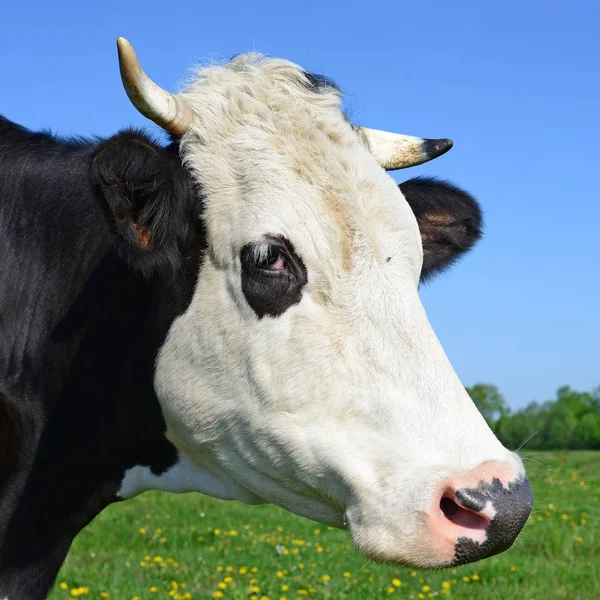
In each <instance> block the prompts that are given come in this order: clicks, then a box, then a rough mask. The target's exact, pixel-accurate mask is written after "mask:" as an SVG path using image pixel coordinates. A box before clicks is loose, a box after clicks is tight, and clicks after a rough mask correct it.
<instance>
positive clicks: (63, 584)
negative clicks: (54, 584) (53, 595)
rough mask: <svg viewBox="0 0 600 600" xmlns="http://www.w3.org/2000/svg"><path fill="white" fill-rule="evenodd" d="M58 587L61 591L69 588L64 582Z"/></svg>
mask: <svg viewBox="0 0 600 600" xmlns="http://www.w3.org/2000/svg"><path fill="white" fill-rule="evenodd" d="M59 587H60V589H61V590H66V589H67V588H68V587H69V584H68V583H67V582H66V581H61V583H60V585H59Z"/></svg>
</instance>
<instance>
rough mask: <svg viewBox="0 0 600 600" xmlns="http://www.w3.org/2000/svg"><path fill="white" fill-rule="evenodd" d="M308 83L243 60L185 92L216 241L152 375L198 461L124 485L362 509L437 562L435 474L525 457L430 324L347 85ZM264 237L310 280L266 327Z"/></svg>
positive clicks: (409, 552)
mask: <svg viewBox="0 0 600 600" xmlns="http://www.w3.org/2000/svg"><path fill="white" fill-rule="evenodd" d="M302 77H303V75H302V72H301V70H300V69H299V68H298V67H296V66H295V65H293V64H291V63H288V62H286V61H282V60H275V59H265V58H262V57H260V56H259V55H248V56H241V57H238V58H236V59H235V60H234V61H232V62H231V63H229V64H227V65H225V66H214V67H210V68H208V69H205V70H202V71H200V72H199V73H198V76H197V78H196V79H195V80H194V81H193V82H192V83H191V84H190V85H189V87H188V88H187V89H186V90H185V91H184V92H183V93H182V96H183V97H184V98H185V100H186V101H187V102H188V103H189V104H190V106H191V107H192V108H193V110H194V111H195V112H196V114H197V116H198V121H197V123H195V124H194V125H193V126H192V128H191V129H190V130H189V131H188V133H187V134H186V135H185V136H184V137H183V139H182V142H181V150H182V154H183V156H184V162H185V164H186V165H187V167H188V169H189V170H190V171H191V173H192V175H193V177H194V178H195V180H196V181H197V182H198V183H199V184H200V186H201V189H202V191H203V194H204V196H205V205H206V209H205V213H204V216H203V218H204V222H205V225H206V230H207V239H208V251H207V253H206V255H205V258H204V261H203V264H202V266H201V268H200V272H199V275H198V282H197V287H196V290H195V294H194V297H193V299H192V302H191V304H190V306H189V308H188V309H187V311H186V312H185V313H184V314H182V315H181V316H180V317H179V318H177V319H176V321H175V322H174V323H173V325H172V327H171V329H170V331H169V334H168V337H167V339H166V342H165V344H164V346H163V348H162V349H161V351H160V355H159V358H158V361H157V367H156V377H155V387H156V391H157V394H158V397H159V400H160V402H161V406H162V409H163V413H164V416H165V419H166V422H167V427H168V433H167V436H168V438H169V439H170V440H171V441H172V442H173V443H174V444H175V446H176V447H177V448H178V450H179V451H180V453H181V456H182V457H185V458H181V460H180V463H178V465H176V467H174V468H173V469H172V470H170V471H169V472H167V473H166V474H164V475H163V476H161V477H155V476H152V475H151V474H149V472H147V470H146V471H144V470H143V468H141V467H136V468H135V469H133V470H132V471H131V472H130V473H128V475H127V476H126V477H125V480H124V482H123V489H122V490H121V493H122V494H123V495H124V496H129V495H133V494H135V493H138V492H139V491H141V490H142V489H146V488H148V487H156V488H159V489H169V490H172V491H188V490H192V489H195V490H198V491H202V492H205V493H208V494H211V495H216V496H218V497H230V498H231V497H233V498H236V499H239V500H241V501H244V502H259V501H265V502H273V503H275V504H278V505H280V506H283V507H285V508H287V509H289V510H291V511H293V512H296V513H298V514H302V515H306V516H308V517H310V518H312V519H316V520H319V521H323V522H326V523H332V524H335V525H338V526H342V524H343V523H344V520H345V519H347V523H348V527H349V529H350V531H351V533H352V535H353V538H354V541H355V543H356V544H357V545H358V547H359V548H360V549H361V550H362V551H364V552H366V553H367V554H370V555H374V556H380V557H385V558H391V559H393V560H398V561H404V562H411V563H417V564H422V565H425V564H431V565H434V564H438V563H439V560H440V559H439V557H436V556H433V554H432V552H433V551H431V550H428V548H427V544H426V543H424V542H423V539H422V537H423V535H422V525H423V518H424V516H425V515H427V514H428V512H429V511H431V510H435V508H436V507H435V506H434V508H433V509H432V505H434V504H435V503H434V499H435V498H434V496H435V493H436V489H437V486H438V485H439V484H440V482H441V481H442V480H444V479H445V478H448V477H452V476H453V475H455V474H460V473H464V472H466V471H469V470H471V469H473V468H475V467H476V466H478V465H479V464H480V463H481V462H483V461H485V460H500V461H512V463H513V464H514V472H515V476H518V475H520V474H522V472H523V470H522V465H521V463H520V461H519V460H518V459H514V458H512V456H511V455H510V453H509V452H508V451H507V450H506V449H505V448H504V447H503V446H502V445H501V444H500V443H499V442H498V441H497V439H496V438H495V437H494V435H493V434H492V432H491V431H490V430H489V428H488V427H487V425H486V424H485V422H484V420H483V418H482V417H481V416H480V414H479V413H478V411H477V410H476V408H475V406H474V405H473V403H472V402H471V400H470V398H469V397H468V395H467V394H466V392H465V390H464V388H463V386H462V385H461V384H460V382H459V380H458V378H457V376H456V374H455V373H454V370H453V369H452V367H451V365H450V364H449V362H448V360H447V358H446V356H445V354H444V352H443V350H442V348H441V346H440V344H439V342H438V340H437V338H436V337H435V335H434V333H433V331H432V329H431V327H430V325H429V323H428V321H427V317H426V315H425V311H424V309H423V307H422V305H421V302H420V300H419V296H418V292H417V286H418V281H419V274H420V269H421V264H422V246H421V239H420V234H419V231H418V226H417V222H416V219H415V217H414V215H413V213H412V211H411V209H410V207H409V205H408V203H407V202H406V201H405V199H404V198H403V196H402V194H401V193H400V191H399V189H398V187H397V186H396V184H395V183H394V181H393V180H392V179H391V178H390V177H389V176H388V175H386V173H385V172H384V171H383V169H382V168H381V167H380V166H379V165H378V164H377V162H376V161H375V159H374V158H373V157H372V156H371V155H370V154H369V153H368V151H367V150H366V148H364V147H363V146H362V144H361V142H360V140H359V139H358V136H357V135H356V133H355V131H354V130H353V129H352V127H351V126H350V125H349V124H348V123H347V121H346V120H345V119H344V117H343V115H342V113H341V111H340V109H339V97H338V94H337V93H335V92H334V91H333V90H329V91H324V92H320V93H314V92H311V91H310V90H308V89H307V88H306V87H305V86H302V85H301V84H300V83H299V80H300V79H301V78H302ZM265 234H279V235H283V236H285V237H287V238H288V239H289V240H291V242H292V243H293V245H294V247H295V249H296V251H297V252H298V254H299V255H300V256H301V258H302V260H303V261H304V264H305V265H306V268H307V271H308V284H307V285H306V286H305V288H304V291H303V297H302V300H301V301H300V302H299V303H298V304H297V305H295V306H292V307H291V308H289V309H288V310H287V311H286V312H285V313H284V314H282V315H281V316H279V317H277V318H271V317H264V318H262V319H259V318H258V317H257V316H256V314H255V313H254V312H253V311H252V309H251V308H250V306H249V305H248V303H247V302H246V300H245V297H244V295H243V292H242V289H241V276H240V251H241V249H242V247H243V246H244V245H245V244H247V243H249V242H251V241H260V240H261V239H262V237H263V236H264V235H265ZM388 257H391V259H390V260H389V262H388V261H387V258H388ZM136 469H137V470H136ZM140 469H142V470H141V471H140ZM432 503H433V504H432ZM436 561H437V562H436Z"/></svg>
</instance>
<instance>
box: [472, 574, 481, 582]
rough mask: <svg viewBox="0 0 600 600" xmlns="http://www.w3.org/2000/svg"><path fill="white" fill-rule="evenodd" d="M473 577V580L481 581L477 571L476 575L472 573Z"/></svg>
mask: <svg viewBox="0 0 600 600" xmlns="http://www.w3.org/2000/svg"><path fill="white" fill-rule="evenodd" d="M471 579H472V580H473V581H479V575H477V573H475V575H471Z"/></svg>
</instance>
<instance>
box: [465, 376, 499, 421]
mask: <svg viewBox="0 0 600 600" xmlns="http://www.w3.org/2000/svg"><path fill="white" fill-rule="evenodd" d="M466 389H467V393H468V394H469V396H471V399H472V400H473V402H474V403H475V406H477V408H478V409H479V412H480V413H481V414H482V415H483V418H484V419H485V420H486V421H487V423H488V425H489V426H490V427H491V428H492V429H494V428H495V425H496V423H497V422H498V420H499V419H501V418H502V417H505V416H507V415H508V414H509V408H508V406H507V404H506V401H505V400H504V397H503V396H502V394H501V393H500V391H499V390H498V388H497V387H496V386H495V385H490V384H489V383H477V384H475V385H474V386H473V387H472V388H466Z"/></svg>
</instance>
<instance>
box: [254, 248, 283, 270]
mask: <svg viewBox="0 0 600 600" xmlns="http://www.w3.org/2000/svg"><path fill="white" fill-rule="evenodd" d="M265 246H266V245H265ZM255 252H257V253H258V256H257V257H256V266H257V267H258V268H259V269H262V270H263V271H271V272H277V271H284V270H285V269H286V267H287V256H286V255H285V253H284V252H283V250H282V249H281V248H278V247H277V246H271V245H268V246H266V247H262V248H261V247H259V248H257V249H256V250H255Z"/></svg>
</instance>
